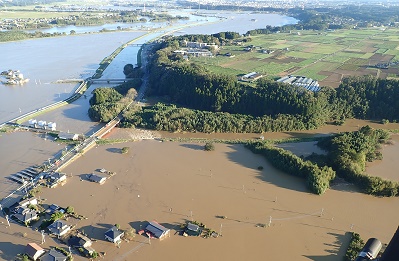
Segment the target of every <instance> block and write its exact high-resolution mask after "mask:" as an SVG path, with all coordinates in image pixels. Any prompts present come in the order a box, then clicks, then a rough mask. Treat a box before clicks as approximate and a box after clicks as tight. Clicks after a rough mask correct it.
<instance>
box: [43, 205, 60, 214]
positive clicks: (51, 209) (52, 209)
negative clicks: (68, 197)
mask: <svg viewBox="0 0 399 261" xmlns="http://www.w3.org/2000/svg"><path fill="white" fill-rule="evenodd" d="M57 211H60V212H63V211H64V210H63V209H61V208H60V207H59V206H58V205H56V204H51V205H50V206H49V207H48V209H47V210H46V213H47V214H49V215H52V214H54V213H55V212H57Z"/></svg>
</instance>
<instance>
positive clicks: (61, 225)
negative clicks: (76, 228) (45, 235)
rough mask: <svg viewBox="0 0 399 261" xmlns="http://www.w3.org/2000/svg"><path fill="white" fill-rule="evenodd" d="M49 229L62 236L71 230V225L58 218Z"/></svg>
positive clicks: (52, 232)
mask: <svg viewBox="0 0 399 261" xmlns="http://www.w3.org/2000/svg"><path fill="white" fill-rule="evenodd" d="M47 229H48V230H49V231H50V233H51V234H53V235H56V236H58V237H62V236H63V235H65V234H66V233H68V232H69V231H70V230H71V226H69V225H68V224H67V223H65V221H62V220H57V221H54V223H53V224H51V225H50V226H48V228H47Z"/></svg>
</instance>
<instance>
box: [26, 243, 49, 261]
mask: <svg viewBox="0 0 399 261" xmlns="http://www.w3.org/2000/svg"><path fill="white" fill-rule="evenodd" d="M45 252H46V251H44V249H43V248H41V247H40V246H39V245H38V244H36V243H29V244H27V245H26V248H25V253H26V254H27V255H28V256H29V257H30V258H31V259H33V260H37V259H38V258H39V257H40V256H42V255H43V254H44V253H45Z"/></svg>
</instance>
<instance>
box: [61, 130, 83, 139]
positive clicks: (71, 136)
mask: <svg viewBox="0 0 399 261" xmlns="http://www.w3.org/2000/svg"><path fill="white" fill-rule="evenodd" d="M78 136H79V134H75V133H66V132H60V133H59V134H58V138H60V139H62V140H74V139H77V138H78Z"/></svg>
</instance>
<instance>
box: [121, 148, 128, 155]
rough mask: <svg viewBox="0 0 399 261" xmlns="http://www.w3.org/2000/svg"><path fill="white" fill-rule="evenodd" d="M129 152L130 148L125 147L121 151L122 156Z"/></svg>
mask: <svg viewBox="0 0 399 261" xmlns="http://www.w3.org/2000/svg"><path fill="white" fill-rule="evenodd" d="M128 152H129V147H123V148H122V149H121V153H122V154H126V153H128Z"/></svg>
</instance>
